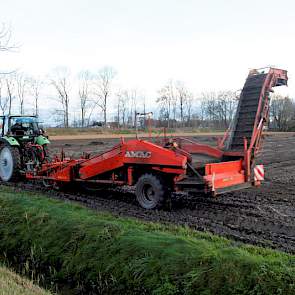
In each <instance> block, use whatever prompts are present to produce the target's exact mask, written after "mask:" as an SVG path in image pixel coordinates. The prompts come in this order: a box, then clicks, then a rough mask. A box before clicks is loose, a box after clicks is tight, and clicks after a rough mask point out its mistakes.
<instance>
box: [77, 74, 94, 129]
mask: <svg viewBox="0 0 295 295" xmlns="http://www.w3.org/2000/svg"><path fill="white" fill-rule="evenodd" d="M91 81H92V74H91V73H90V72H89V71H82V72H80V74H79V98H80V111H81V126H82V127H85V123H86V114H87V111H88V109H89V108H90V103H91V100H90V95H91Z"/></svg>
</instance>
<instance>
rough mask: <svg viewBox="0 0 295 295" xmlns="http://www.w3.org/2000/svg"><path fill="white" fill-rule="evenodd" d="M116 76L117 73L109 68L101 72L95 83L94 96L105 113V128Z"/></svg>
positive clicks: (104, 68)
mask: <svg viewBox="0 0 295 295" xmlns="http://www.w3.org/2000/svg"><path fill="white" fill-rule="evenodd" d="M115 76H116V71H115V70H114V69H113V68H112V67H109V66H106V67H103V68H102V69H100V70H99V72H98V74H97V75H96V77H95V81H94V95H95V97H96V104H97V105H98V106H99V108H100V109H101V111H102V113H103V121H104V126H105V127H106V125H107V105H108V100H109V98H110V96H111V92H112V83H113V80H114V78H115Z"/></svg>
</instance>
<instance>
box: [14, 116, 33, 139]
mask: <svg viewBox="0 0 295 295" xmlns="http://www.w3.org/2000/svg"><path fill="white" fill-rule="evenodd" d="M10 129H11V132H12V133H15V134H18V135H22V134H23V135H33V134H34V133H36V132H38V130H39V129H38V124H37V122H36V120H35V118H26V117H21V118H19V117H15V118H14V117H12V118H11V119H10Z"/></svg>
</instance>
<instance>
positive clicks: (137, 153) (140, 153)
mask: <svg viewBox="0 0 295 295" xmlns="http://www.w3.org/2000/svg"><path fill="white" fill-rule="evenodd" d="M151 156H152V153H151V152H145V151H127V152H126V153H125V157H127V158H144V159H147V158H150V157H151Z"/></svg>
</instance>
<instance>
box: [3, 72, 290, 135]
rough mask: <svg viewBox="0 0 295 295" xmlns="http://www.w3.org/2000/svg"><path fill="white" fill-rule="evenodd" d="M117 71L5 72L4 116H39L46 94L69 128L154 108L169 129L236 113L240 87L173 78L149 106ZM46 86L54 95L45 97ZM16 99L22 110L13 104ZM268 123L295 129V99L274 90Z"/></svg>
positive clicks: (112, 121)
mask: <svg viewBox="0 0 295 295" xmlns="http://www.w3.org/2000/svg"><path fill="white" fill-rule="evenodd" d="M116 75H117V71H116V70H115V69H114V68H113V67H110V66H105V67H103V68H101V69H99V70H98V71H96V72H91V71H89V70H84V71H81V72H80V73H78V75H76V78H77V79H76V82H74V81H73V79H72V77H71V73H70V70H69V69H68V68H65V67H63V68H61V67H60V68H56V69H55V70H53V71H52V72H51V73H50V74H49V75H48V76H47V77H46V78H43V79H41V78H36V77H32V76H30V75H28V74H25V73H23V72H13V73H2V74H1V75H0V112H1V114H2V115H5V114H6V115H10V114H13V113H15V112H17V113H19V114H21V115H24V114H25V113H26V110H28V108H29V109H30V110H33V113H34V114H35V115H39V114H40V110H39V109H40V104H41V105H44V103H45V101H44V100H45V97H46V100H47V104H48V105H52V106H54V108H53V110H52V112H53V114H54V116H55V118H56V120H55V121H56V125H57V126H61V127H66V128H68V127H71V126H75V127H89V126H94V125H99V126H105V127H106V126H111V127H114V128H115V127H116V128H135V125H136V124H137V123H136V114H137V112H144V113H145V112H146V111H153V112H154V116H153V121H154V122H153V125H154V126H155V127H167V128H185V127H191V128H212V129H225V128H228V126H229V125H230V122H231V121H232V119H233V118H234V115H235V110H236V107H237V103H238V98H239V93H238V92H235V91H232V90H225V91H207V92H203V93H201V94H199V95H195V94H194V93H193V92H192V91H191V90H190V89H189V88H188V87H187V86H186V85H185V83H184V82H183V81H175V80H172V79H170V80H168V81H167V83H166V84H164V85H163V86H162V87H161V88H160V89H159V90H158V91H157V94H156V97H155V98H154V100H153V101H154V102H155V104H154V106H153V107H152V109H150V108H151V107H149V109H147V107H146V103H145V102H146V99H145V95H144V94H143V93H142V91H139V90H137V89H124V88H122V87H118V86H117V85H116V84H115V77H116ZM75 83H76V84H75ZM73 84H75V89H74V90H75V91H76V93H75V94H74V93H73ZM47 91H49V92H50V95H48V94H47V95H46V96H45V95H44V93H45V92H47ZM74 98H78V101H77V100H76V99H74ZM149 99H150V98H149ZM13 103H14V105H16V106H17V108H18V109H15V108H14V109H13V107H12V105H13ZM71 104H75V108H76V109H78V110H79V112H78V113H79V115H78V118H77V117H76V118H73V116H72V114H71V111H70V110H71V108H70V106H71ZM110 113H112V116H110ZM269 128H271V129H274V130H280V131H290V130H294V129H295V103H294V101H293V100H292V99H291V98H289V97H283V96H280V95H277V94H276V95H272V97H271V104H270V120H269Z"/></svg>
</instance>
